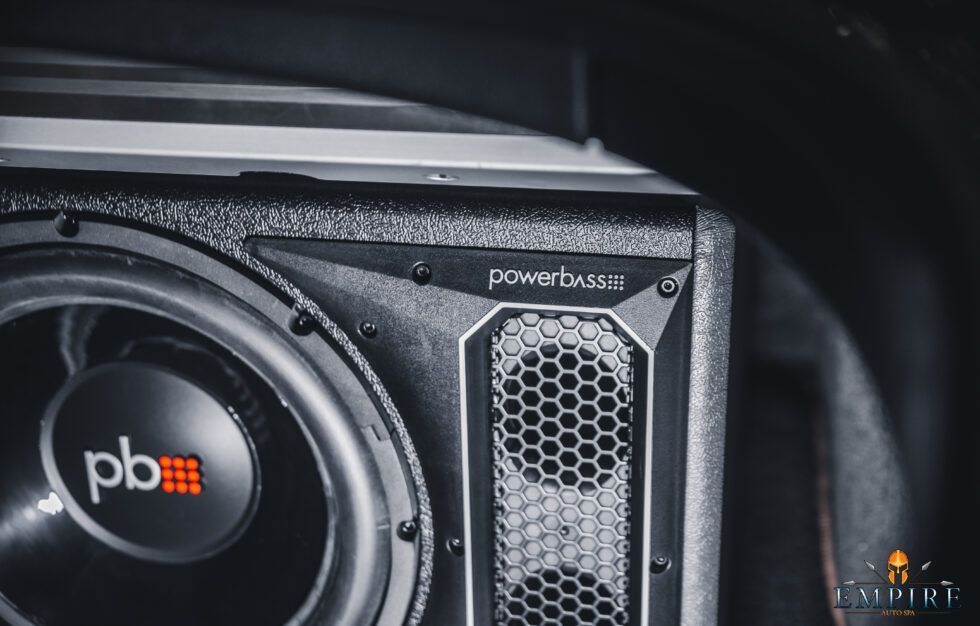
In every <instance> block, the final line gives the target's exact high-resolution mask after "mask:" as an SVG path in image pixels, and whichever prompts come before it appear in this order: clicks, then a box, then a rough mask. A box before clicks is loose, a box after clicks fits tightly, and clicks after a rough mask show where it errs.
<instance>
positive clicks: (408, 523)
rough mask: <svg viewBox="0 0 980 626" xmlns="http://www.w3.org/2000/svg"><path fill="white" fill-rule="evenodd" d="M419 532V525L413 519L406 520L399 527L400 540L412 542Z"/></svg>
mask: <svg viewBox="0 0 980 626" xmlns="http://www.w3.org/2000/svg"><path fill="white" fill-rule="evenodd" d="M418 532H419V525H418V524H416V523H415V520H413V519H410V520H405V521H404V522H402V523H401V524H399V525H398V538H399V539H402V540H404V541H412V540H413V539H415V535H416V534H417V533H418Z"/></svg>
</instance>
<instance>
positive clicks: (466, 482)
mask: <svg viewBox="0 0 980 626" xmlns="http://www.w3.org/2000/svg"><path fill="white" fill-rule="evenodd" d="M505 309H514V310H515V312H516V311H534V312H552V311H554V312H558V311H561V312H568V313H587V314H595V315H605V316H607V317H609V319H611V320H612V321H613V322H614V323H615V324H616V325H617V326H618V327H619V330H621V331H622V332H624V333H625V334H626V335H627V336H629V338H630V339H632V340H633V341H634V342H635V345H636V346H637V347H638V348H640V349H642V350H643V351H644V352H645V353H646V355H647V359H648V363H649V366H648V367H647V380H646V398H647V402H646V413H645V415H644V419H645V420H646V438H645V441H644V447H645V449H644V460H643V466H644V472H645V473H644V475H643V533H642V536H643V547H642V554H643V557H642V561H640V567H641V571H642V573H643V576H642V585H641V587H642V589H641V591H640V623H642V624H647V623H649V620H650V593H649V591H650V569H649V568H648V567H647V566H646V564H647V563H649V562H650V550H651V546H650V507H651V503H650V491H651V476H650V470H651V467H652V450H651V448H652V445H651V444H652V441H653V357H654V353H653V350H652V349H650V346H648V345H647V344H646V342H644V341H643V340H642V339H641V338H640V337H639V336H638V335H637V334H636V333H635V332H633V329H632V328H630V327H629V325H628V324H626V322H624V321H623V319H622V318H621V317H619V315H617V314H616V312H615V311H613V310H612V309H605V308H592V307H576V306H563V305H541V304H528V303H521V302H500V303H498V304H497V305H496V306H494V307H493V308H492V309H490V311H488V312H487V313H486V315H484V316H483V317H481V318H480V320H479V321H477V322H476V324H474V325H473V326H472V327H470V329H469V330H467V331H466V332H465V333H463V335H462V336H461V337H460V338H459V401H460V420H461V422H460V436H461V440H460V445H461V447H462V450H461V452H462V459H463V534H464V536H465V539H464V542H465V543H464V546H465V548H466V552H465V556H464V558H465V560H466V624H467V626H476V621H475V620H476V615H475V613H474V611H475V607H474V606H473V550H472V549H471V546H472V539H473V536H472V524H471V515H472V511H471V509H470V464H469V429H468V426H467V423H468V421H469V420H468V415H467V411H466V404H467V396H466V342H467V340H469V338H470V337H472V336H473V334H474V333H476V332H477V331H478V330H480V329H482V328H483V327H484V326H486V325H487V323H488V322H489V321H490V320H491V319H492V318H493V317H494V316H495V315H496V314H497V313H499V312H500V311H503V310H505ZM633 497H634V498H635V497H636V494H633Z"/></svg>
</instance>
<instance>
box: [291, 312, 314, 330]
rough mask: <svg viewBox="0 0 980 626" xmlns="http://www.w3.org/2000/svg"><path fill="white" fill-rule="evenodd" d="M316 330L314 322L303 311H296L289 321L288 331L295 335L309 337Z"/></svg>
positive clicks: (310, 316)
mask: <svg viewBox="0 0 980 626" xmlns="http://www.w3.org/2000/svg"><path fill="white" fill-rule="evenodd" d="M314 328H316V320H315V319H313V316H312V315H310V314H309V313H307V312H306V311H303V310H301V309H300V310H297V311H296V313H295V314H294V315H293V317H292V319H291V320H289V330H291V331H293V333H294V334H296V335H300V336H302V335H309V334H310V333H312V332H313V329H314Z"/></svg>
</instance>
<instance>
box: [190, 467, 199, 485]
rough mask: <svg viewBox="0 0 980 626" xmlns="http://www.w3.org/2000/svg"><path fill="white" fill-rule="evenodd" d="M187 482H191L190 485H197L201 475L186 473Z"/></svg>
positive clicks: (193, 472)
mask: <svg viewBox="0 0 980 626" xmlns="http://www.w3.org/2000/svg"><path fill="white" fill-rule="evenodd" d="M187 480H189V481H191V482H192V483H199V482H201V473H200V472H195V471H194V470H191V471H189V472H187Z"/></svg>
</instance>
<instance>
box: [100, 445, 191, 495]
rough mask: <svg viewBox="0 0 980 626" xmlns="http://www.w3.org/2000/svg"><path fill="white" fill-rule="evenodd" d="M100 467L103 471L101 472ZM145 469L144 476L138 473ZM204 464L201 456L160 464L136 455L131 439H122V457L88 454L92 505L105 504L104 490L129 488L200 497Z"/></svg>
mask: <svg viewBox="0 0 980 626" xmlns="http://www.w3.org/2000/svg"><path fill="white" fill-rule="evenodd" d="M100 466H101V468H102V471H101V472H100V471H99V470H100ZM138 467H141V468H143V471H141V472H140V474H141V475H142V477H141V476H137V472H136V469H137V468H138ZM202 471H203V469H202V465H201V460H200V458H199V457H198V456H195V455H192V456H188V457H186V458H185V457H182V456H173V457H171V456H161V457H160V459H159V460H156V459H153V458H152V457H149V456H147V455H145V454H133V453H132V451H131V449H130V445H129V437H127V436H125V435H123V436H121V437H119V456H118V457H117V456H116V455H114V454H112V453H110V452H101V451H100V452H92V451H91V450H86V451H85V472H86V476H87V477H88V489H89V497H90V498H91V500H92V504H99V502H101V496H100V493H99V492H100V489H114V488H116V487H118V486H119V485H122V484H125V486H126V489H127V490H129V491H132V490H133V489H138V490H139V491H152V490H154V489H156V488H157V487H160V488H161V489H162V490H163V491H164V492H166V493H174V492H176V493H180V494H184V493H190V494H191V495H195V496H196V495H198V494H200V493H201V490H202V483H201V476H202Z"/></svg>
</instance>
